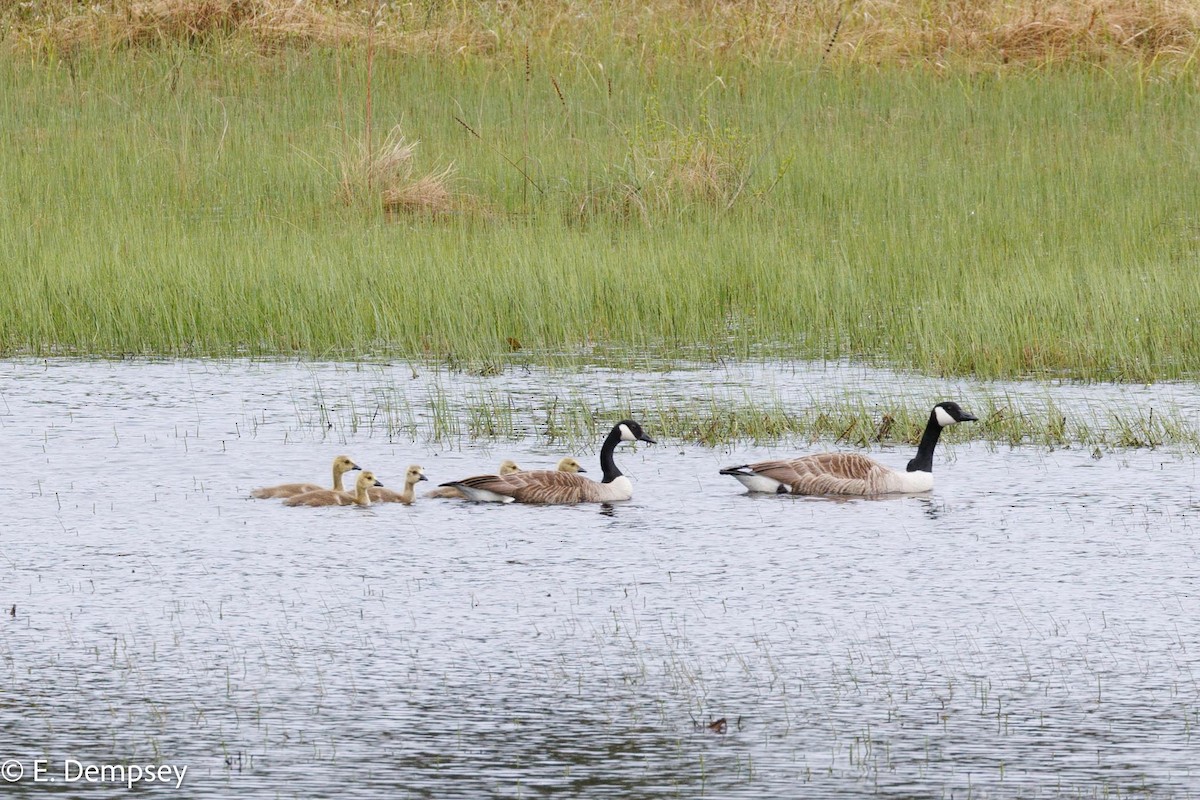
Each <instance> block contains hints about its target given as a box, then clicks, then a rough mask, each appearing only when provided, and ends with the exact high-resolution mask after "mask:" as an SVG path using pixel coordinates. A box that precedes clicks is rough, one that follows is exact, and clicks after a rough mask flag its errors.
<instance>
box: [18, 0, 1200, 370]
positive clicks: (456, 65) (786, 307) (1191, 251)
mask: <svg viewBox="0 0 1200 800" xmlns="http://www.w3.org/2000/svg"><path fill="white" fill-rule="evenodd" d="M117 5H118V6H119V5H120V4H119V3H118V4H117ZM226 5H229V7H230V9H233V8H234V5H237V4H228V3H227V4H226ZM792 5H794V4H792ZM852 5H853V7H854V8H855V9H858V8H860V7H865V6H860V5H854V4H852ZM935 5H937V6H938V7H939V8H941V6H940V5H938V4H935ZM951 5H953V4H951ZM1160 5H1161V8H1160V9H1159V10H1160V11H1161V13H1162V14H1167V15H1168V16H1170V15H1172V14H1174V15H1176V16H1179V15H1180V14H1182V15H1183V16H1184V17H1186V16H1187V15H1186V9H1184V10H1181V9H1180V8H1175V7H1169V6H1168V5H1165V4H1160ZM218 6H220V4H217V5H214V6H213V8H214V9H216V10H215V11H213V13H214V14H217V16H218V17H220V13H223V12H222V11H221V10H222V8H224V6H220V7H218ZM450 6H453V7H455V8H459V6H458V4H449V5H446V6H442V5H439V4H429V7H430V9H431V11H430V14H431V15H432V16H431V18H430V20H429V26H430V28H431V29H432V28H435V27H436V26H437V25H438V24H441V22H445V20H446V19H447V18H446V17H445V16H444V15H445V14H448V13H449V12H448V11H446V9H447V8H450ZM534 6H535V7H537V8H541V6H539V5H538V4H534ZM568 6H569V4H568ZM1067 6H1070V4H1064V5H1063V6H1048V7H1046V8H1047V9H1050V10H1047V11H1046V12H1045V13H1046V14H1050V13H1051V10H1053V9H1059V10H1061V9H1064V8H1067ZM163 7H164V8H165V7H166V6H163ZM237 7H238V8H242V9H243V11H244V13H245V14H247V15H249V16H247V17H245V20H243V21H246V20H251V21H252V20H258V21H259V22H261V21H262V20H263V19H265V17H263V14H266V13H267V12H266V11H264V10H263V9H264V8H266V6H265V5H263V4H261V3H250V2H248V3H245V4H242V5H237ZM665 7H666V6H661V5H656V4H653V3H651V4H648V5H647V6H646V8H653V9H661V8H665ZM675 7H676V6H672V8H675ZM685 7H690V6H689V5H688V4H681V5H679V6H678V8H679V9H682V10H680V13H681V14H684V16H686V14H687V13H690V12H686V8H685ZM755 7H756V8H758V9H759V10H758V11H757V12H754V13H761V14H762V15H764V16H763V17H762V19H770V18H772V17H771V15H773V14H777V13H782V8H783V7H782V6H778V7H777V6H774V5H771V4H764V5H762V6H755ZM789 7H791V6H789ZM1147 7H1148V6H1147ZM30 8H34V9H35V11H36V12H37V13H41V11H37V10H38V9H40V10H46V9H51V10H53V9H58V10H59V11H62V10H63V9H65V8H67V6H64V5H61V4H59V5H56V4H54V3H40V4H37V3H35V4H33V6H30ZM70 8H75V6H70ZM131 8H133V6H131ZM137 8H142V6H137ZM319 8H326V7H325V6H319ZM328 8H329V9H336V5H335V4H331V5H330V6H328ZM355 8H357V9H358V11H361V7H355ZM389 8H390V7H389ZM485 8H487V6H486V5H483V4H481V5H479V6H478V7H477V8H476V11H478V12H479V13H483V12H482V10H481V9H485ZM603 8H604V9H605V10H606V12H605V13H609V12H612V11H613V9H615V8H618V6H615V5H614V6H607V5H606V6H603ZM731 8H732V6H727V5H724V4H720V3H716V4H712V9H713V12H714V14H717V15H718V16H719V15H720V14H725V15H731V14H732V11H731ZM797 8H799V7H797ZM831 8H832V7H831ZM946 8H949V6H946ZM989 8H991V6H989ZM1156 8H1159V6H1156ZM827 10H828V9H827ZM1168 12H1169V13H1168ZM47 13H49V12H48V11H47ZM79 13H80V14H83V15H84V16H86V15H87V14H92V13H93V12H92V11H87V12H82V11H81V12H79ZM95 13H99V12H95ZM130 13H133V12H132V11H131V12H130ZM138 13H140V12H138ZM231 13H232V12H231ZM239 13H240V12H239ZM272 13H274V12H272ZM397 13H399V12H397ZM405 13H407V12H405ZM462 13H463V14H467V12H466V11H463V12H462ZM471 13H475V12H471ZM529 13H533V12H532V11H529ZM647 13H649V12H647ZM796 13H800V12H796ZM804 13H808V12H804ZM853 13H854V14H856V13H858V11H854V12H853ZM889 13H895V14H900V13H901V12H900V11H898V10H894V12H889ZM964 13H965V12H964ZM1053 13H1058V11H1054V12H1053ZM1063 13H1066V12H1065V11H1064V12H1063ZM1105 13H1107V12H1105ZM1155 13H1158V12H1155ZM30 14H34V15H35V16H36V14H35V12H34V11H31V12H30ZM514 14H515V12H514ZM51 16H54V15H53V14H52V15H51ZM135 16H136V15H135ZM54 18H55V19H57V20H58V21H59V22H61V23H63V24H67V23H68V21H69V20H70V19H72V17H70V15H66V16H63V15H59V16H55V17H54ZM515 18H518V19H521V20H525V21H526V22H528V21H529V19H528V18H527V17H525V16H522V15H521V14H515ZM1172 18H1173V19H1174V17H1172ZM1180 18H1181V19H1182V17H1180ZM8 19H9V25H10V27H9V28H8V29H7V31H8V33H7V34H6V36H7V37H8V39H9V40H10V43H11V42H12V41H15V39H14V37H17V38H19V37H22V36H24V37H26V38H28V37H29V35H30V31H31V30H33V29H34V28H35V27H36V25H35V24H34V23H33V22H29V21H24V22H23V21H21V20H16V21H14V20H13V19H12V18H11V16H10V17H9V18H8ZM505 19H507V17H505ZM605 19H609V23H610V24H614V25H615V24H616V19H615V18H610V17H605ZM730 19H732V17H730ZM744 19H745V20H746V21H747V24H749V23H750V22H753V21H754V20H756V19H759V17H755V16H754V15H753V13H751V12H747V16H746V17H745V18H744ZM856 19H857V18H856ZM665 20H666V17H663V16H654V17H653V18H652V20H651V22H652V23H653V24H651V23H649V22H648V23H647V24H648V25H650V27H649V30H653V31H656V32H657V34H662V33H663V31H664V30H667V28H663V29H661V30H660V29H659V28H656V27H654V25H656V24H661V25H667V22H666V21H665ZM439 21H441V22H439ZM726 21H727V22H728V21H729V20H726ZM860 21H861V20H860ZM593 22H595V20H593ZM826 22H829V23H830V25H831V26H832V25H833V24H835V23H836V22H837V18H836V15H835V16H833V17H828V18H827V19H826ZM56 24H57V23H56ZM70 24H71V25H74V24H76V23H75V22H71V23H70ZM156 24H157V23H156ZM165 24H166V23H165V22H164V23H162V25H165ZM189 24H191V25H192V27H196V26H197V25H199V24H200V23H194V24H192V23H189ZM205 24H207V23H205ZM214 24H215V23H214ZM246 24H250V23H249V22H246ZM255 24H259V23H255ZM414 24H415V23H414ZM514 24H515V23H514ZM564 24H565V23H564ZM596 24H599V23H598V22H596ZM755 24H757V23H755ZM855 24H858V23H856V22H853V20H850V18H849V17H848V18H847V21H846V23H845V25H843V26H842V28H841V29H839V30H840V32H839V34H838V37H837V42H836V45H838V46H840V45H841V44H844V43H845V42H846V41H848V39H846V38H845V37H846V36H848V35H849V33H850V31H852V30H854V25H855ZM864 24H865V23H864ZM1097 24H1099V23H1097ZM1104 24H1105V25H1107V24H1108V23H1104ZM714 25H715V23H714ZM847 26H849V27H847ZM51 27H52V28H53V26H51ZM185 27H187V26H185ZM1177 27H1178V26H1177ZM44 29H45V30H50V29H51V28H44ZM53 29H54V30H57V28H53ZM1180 29H1181V30H1190V29H1188V28H1187V25H1182V27H1181V28H1180ZM204 30H205V31H210V33H206V34H205V35H204V36H193V37H190V38H189V37H188V36H183V35H175V34H171V35H167V34H162V35H157V38H154V46H153V47H145V48H137V49H132V50H116V51H111V50H108V49H105V48H103V47H96V48H91V49H88V48H80V47H75V48H73V49H70V51H69V52H68V51H67V50H51V51H49V52H43V53H42V54H41V55H40V56H39V57H38V58H22V57H17V56H15V55H13V54H12V52H10V53H9V54H8V55H7V56H5V57H3V58H0V263H2V264H4V265H5V268H4V269H3V270H0V296H3V297H4V302H3V303H0V354H6V355H13V354H51V353H68V354H85V355H96V354H99V355H106V356H113V355H122V354H129V353H133V354H170V355H217V356H226V355H235V354H248V355H279V354H287V355H290V354H301V355H304V356H307V357H326V356H338V357H352V358H364V359H370V358H377V357H379V358H382V357H395V356H400V357H406V358H417V359H420V358H428V359H434V360H440V361H448V362H449V363H452V364H455V365H457V366H461V367H463V368H467V369H472V370H481V371H495V370H497V369H500V368H502V367H503V366H505V365H506V364H510V363H521V362H526V363H529V362H532V363H551V364H571V363H578V362H579V361H580V360H584V359H589V358H592V357H593V356H594V354H595V353H597V352H601V351H603V352H616V351H615V350H610V349H609V348H613V347H615V348H617V350H620V351H624V352H635V353H641V354H648V355H651V356H654V355H669V354H670V353H672V352H674V351H676V350H678V349H680V348H693V349H694V350H695V351H699V352H704V353H706V354H707V355H708V356H709V357H711V358H713V359H719V358H724V357H742V358H744V357H753V356H772V355H786V356H787V357H790V358H814V359H845V358H851V359H856V360H865V361H873V362H876V363H884V362H886V363H892V364H897V365H901V366H904V367H911V368H916V369H918V370H921V371H924V372H928V373H932V374H973V375H977V376H980V377H985V378H989V377H1007V376H1018V375H1019V376H1029V375H1033V376H1038V375H1055V376H1066V377H1071V378H1077V379H1085V380H1122V381H1151V380H1159V379H1167V378H1179V377H1190V376H1195V375H1197V374H1200V337H1198V336H1197V331H1196V320H1197V318H1198V317H1200V269H1197V267H1198V266H1200V216H1198V215H1197V209H1198V208H1200V157H1198V155H1197V150H1196V148H1195V147H1194V143H1195V142H1196V141H1198V140H1200V85H1198V83H1197V70H1196V69H1195V67H1194V66H1192V61H1189V60H1188V58H1186V57H1185V58H1182V59H1179V60H1177V61H1175V62H1174V65H1173V66H1171V67H1170V68H1169V69H1168V68H1166V67H1164V66H1163V65H1162V64H1160V63H1159V62H1158V61H1155V62H1154V63H1153V64H1149V63H1147V62H1146V61H1145V60H1144V59H1129V60H1127V61H1124V62H1114V63H1106V64H1105V66H1104V67H1103V68H1100V67H1096V66H1084V65H1083V62H1085V61H1087V59H1081V60H1066V61H1064V62H1062V63H1056V64H1055V67H1054V68H1053V69H1044V70H1017V71H1004V72H1000V71H996V70H991V69H988V68H986V63H987V61H986V59H985V60H983V61H977V62H975V65H976V67H981V65H984V66H983V67H982V68H976V69H963V70H961V71H954V70H949V71H947V70H942V69H941V68H938V67H935V68H918V69H902V68H899V67H896V66H871V67H870V68H867V67H864V66H862V65H861V64H859V65H855V64H848V63H843V62H839V61H837V60H836V59H835V60H832V61H829V62H828V63H826V64H824V66H823V67H822V68H820V69H817V66H818V65H817V61H816V57H817V56H819V53H817V54H816V55H815V56H814V57H811V58H809V60H808V61H806V62H804V61H801V60H799V58H800V57H799V56H796V59H795V60H792V61H788V60H776V59H774V58H766V57H763V58H760V59H755V58H748V57H734V56H723V57H720V58H718V57H716V56H713V57H712V58H701V57H700V56H699V55H698V54H697V52H692V48H693V47H701V45H702V43H703V42H705V41H706V39H705V37H706V36H708V35H709V34H710V33H711V30H710V29H708V28H706V29H705V30H704V31H701V32H699V33H698V34H697V36H698V37H699V38H697V39H695V40H694V41H692V42H690V43H689V44H687V45H686V46H685V45H682V44H680V45H679V46H678V47H676V48H675V49H670V48H669V47H668V46H667V40H666V39H662V40H658V39H656V40H654V41H655V42H657V44H654V45H653V46H651V45H650V44H647V49H646V50H645V52H643V51H638V52H637V53H636V54H634V53H632V50H631V49H630V48H629V47H628V42H627V41H626V40H624V39H621V38H620V37H618V38H617V41H618V43H623V44H620V46H618V44H614V45H612V46H611V48H610V49H609V50H608V51H606V54H605V55H606V60H604V61H602V62H601V61H593V60H590V59H589V58H585V57H584V56H583V55H580V54H577V55H576V56H569V55H563V53H562V52H560V51H558V50H556V49H554V48H552V47H550V46H549V45H546V46H544V47H539V46H538V43H539V42H540V40H538V39H532V40H526V41H525V42H524V46H522V47H509V45H511V41H510V39H509V38H506V36H508V35H510V34H511V33H512V31H511V30H510V31H509V32H508V34H506V33H505V30H504V29H503V28H498V29H497V30H498V31H499V33H498V34H497V35H498V36H499V38H500V40H501V41H502V42H504V43H505V48H502V49H501V50H490V51H486V52H479V53H475V52H474V51H471V50H467V51H463V52H462V53H461V54H460V56H458V57H456V58H452V59H449V60H448V59H447V58H445V57H442V56H440V55H437V53H440V52H441V51H440V50H438V49H437V48H434V49H432V50H429V51H427V52H426V53H425V54H424V55H419V56H414V55H411V54H408V53H409V51H408V50H405V49H404V48H399V49H398V50H387V49H386V48H385V47H384V45H385V44H386V26H384V27H383V28H381V31H383V32H381V33H380V48H381V49H380V51H379V53H378V54H377V55H376V56H375V57H374V60H373V63H372V65H371V68H370V69H368V67H367V59H366V58H365V57H364V55H363V52H362V51H361V49H360V48H349V49H338V50H331V49H326V48H324V47H323V46H313V43H312V42H311V41H310V42H308V45H309V46H308V47H306V49H296V48H292V47H283V48H271V49H267V50H262V51H259V50H254V49H247V48H245V47H241V46H235V44H234V43H235V42H236V41H238V40H237V39H236V38H232V39H231V38H230V37H231V36H235V34H224V33H221V32H220V31H221V29H220V27H219V26H217V27H215V28H211V30H210V28H204ZM239 30H240V29H239ZM755 30H759V29H757V28H756V29H755ZM765 30H767V28H763V29H761V30H760V33H761V32H762V31H765ZM829 30H830V28H826V29H825V37H826V39H828V36H829ZM864 30H865V29H864ZM1172 30H1175V29H1174V28H1172ZM563 35H566V34H565V33H564V34H563ZM1156 35H1157V34H1156ZM557 36H558V34H555V37H557ZM747 36H748V37H749V38H752V37H751V36H750V33H749V32H748V33H747ZM1181 36H1182V34H1181V35H1178V36H1177V35H1176V34H1174V33H1172V34H1170V35H1167V34H1166V33H1163V34H1162V37H1163V38H1162V41H1163V42H1167V43H1174V44H1171V45H1170V47H1169V48H1167V49H1168V50H1171V52H1175V50H1174V49H1179V48H1183V49H1182V50H1180V52H1183V51H1184V50H1186V47H1185V46H1184V45H1183V44H1180V43H1181V42H1186V41H1187V39H1186V36H1182V38H1181ZM1101 38H1103V37H1101ZM551 39H552V40H553V41H555V42H558V41H560V39H559V38H554V37H551ZM104 41H107V40H104ZM322 41H323V40H322ZM439 41H440V39H439ZM589 41H592V40H589ZM1106 41H1109V40H1108V39H1106ZM1112 41H1116V40H1115V39H1112ZM231 42H233V43H231ZM704 46H705V47H706V46H707V45H704ZM1163 47H1166V45H1163ZM1172 48H1174V49H1172ZM701 49H702V48H701ZM735 49H737V48H735ZM835 49H836V46H835ZM685 51H686V52H685ZM768 51H769V52H774V53H776V54H778V53H779V52H780V51H779V50H778V48H775V49H773V50H772V49H771V48H768ZM704 52H707V51H704ZM505 53H507V54H508V55H507V56H505V55H504V54H505ZM431 54H432V55H431ZM652 55H656V57H653V58H652V57H651V56H652ZM1164 58H1165V57H1164ZM1152 60H1153V59H1152ZM798 65H800V66H798ZM368 86H370V87H372V88H373V92H372V95H371V97H372V102H371V103H370V104H367V103H366V102H365V98H366V96H367V91H368V90H367V87H368ZM367 107H369V108H370V109H371V111H370V114H369V115H367V116H365V117H364V114H363V109H364V108H367ZM394 124H398V125H400V126H401V127H402V130H403V131H404V133H405V135H406V136H407V137H409V138H408V139H407V140H405V141H400V140H398V139H395V138H393V139H392V140H391V142H390V144H391V146H392V149H391V150H389V149H388V148H387V147H386V146H383V145H381V143H380V142H379V141H378V139H377V137H372V136H371V135H370V134H369V131H370V130H372V129H374V130H376V131H385V130H388V129H390V128H391V127H392V126H393V125H394ZM372 138H375V141H372ZM416 140H419V141H420V142H421V144H420V149H419V151H416V152H417V154H418V155H419V159H418V160H419V164H418V163H416V162H415V161H414V151H412V150H411V148H407V149H406V145H407V144H410V143H411V142H413V141H416ZM359 142H362V143H363V144H362V146H361V150H356V149H355V148H356V147H358V146H359V145H358V143H359ZM347 143H350V144H349V145H348V144H347ZM347 153H353V154H356V155H355V156H354V157H351V158H348V157H347V155H346V154H347ZM381 153H382V154H383V155H384V156H388V154H389V153H390V155H391V156H395V155H396V154H397V153H400V154H401V155H406V156H407V157H406V158H400V159H399V160H397V159H395V158H392V160H391V161H390V162H389V163H388V164H385V165H384V166H385V167H386V169H385V172H386V173H387V175H388V176H389V177H388V178H387V180H383V179H381V178H380V177H379V176H378V174H377V173H376V172H373V171H372V170H374V169H376V168H377V167H378V164H379V163H380V162H379V159H378V156H379V155H380V154H381ZM360 156H361V158H360ZM372 156H374V157H372ZM356 159H358V160H356ZM384 161H387V158H385V159H384ZM449 165H453V172H450V171H449V170H450V168H451V167H450V166H449ZM387 170H391V171H390V172H387ZM364 176H365V177H364ZM381 181H382V183H381ZM348 199H349V200H350V202H349V203H347V202H346V201H347V200H348ZM414 212H415V213H414Z"/></svg>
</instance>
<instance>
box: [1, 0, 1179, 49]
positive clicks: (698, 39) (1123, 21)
mask: <svg viewBox="0 0 1200 800" xmlns="http://www.w3.org/2000/svg"><path fill="white" fill-rule="evenodd" d="M371 30H374V34H373V38H374V39H375V43H376V44H377V45H378V46H379V47H381V48H386V49H389V50H393V51H399V52H406V53H422V54H431V55H443V56H456V55H463V54H476V55H485V56H487V55H495V56H506V57H511V58H519V57H520V54H521V52H522V50H523V48H525V47H526V46H527V45H528V43H530V42H537V43H539V46H540V47H544V48H548V49H549V50H550V51H552V52H557V53H559V54H565V55H580V54H597V53H602V52H605V51H608V52H611V51H612V49H613V48H617V49H621V50H625V51H627V52H630V53H634V54H637V55H638V57H639V58H643V59H664V58H665V59H673V58H690V59H695V58H700V59H709V60H717V59H721V58H729V57H737V58H748V59H752V60H785V61H786V60H793V59H799V60H811V59H814V58H817V57H820V56H821V55H822V54H823V53H825V54H826V55H827V58H828V59H829V60H830V61H834V62H860V63H902V64H903V63H932V64H939V65H940V64H945V63H949V62H955V61H967V62H975V63H978V62H983V63H986V64H989V65H991V64H1024V65H1041V64H1045V63H1048V62H1049V63H1054V62H1060V61H1086V62H1108V61H1112V60H1114V59H1125V60H1129V59H1134V60H1140V61H1154V62H1157V63H1178V64H1191V63H1193V62H1194V61H1195V59H1194V56H1195V55H1196V53H1197V51H1198V49H1200V3H1197V2H1195V0H926V2H914V1H913V0H857V1H855V0H812V2H797V1H796V0H638V1H637V2H634V0H607V2H585V0H542V1H540V2H516V0H480V2H477V3H429V2H425V3H415V2H407V3H406V2H390V3H382V2H379V0H96V2H91V3H84V2H81V1H80V0H26V2H22V3H7V4H4V7H3V8H0V35H3V36H4V39H5V41H6V43H7V44H8V46H10V47H14V46H15V47H20V46H26V47H33V48H35V49H36V48H48V47H53V48H68V49H72V48H78V47H87V46H91V47H120V46H137V45H148V44H153V43H156V42H161V41H196V40H200V39H205V38H208V37H212V36H214V35H235V36H243V37H246V38H248V39H249V40H251V41H253V42H255V43H257V44H259V45H262V44H269V43H273V44H278V43H295V44H298V45H344V44H348V43H353V42H358V41H365V40H366V38H367V36H368V32H369V31H371ZM835 31H836V35H834V32H835ZM4 32H6V33H4Z"/></svg>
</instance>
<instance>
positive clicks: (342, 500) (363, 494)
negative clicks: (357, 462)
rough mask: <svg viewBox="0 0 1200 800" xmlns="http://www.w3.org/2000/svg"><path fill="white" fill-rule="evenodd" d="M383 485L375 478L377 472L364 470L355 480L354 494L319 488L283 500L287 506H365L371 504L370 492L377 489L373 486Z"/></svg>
mask: <svg viewBox="0 0 1200 800" xmlns="http://www.w3.org/2000/svg"><path fill="white" fill-rule="evenodd" d="M376 486H383V484H382V483H380V482H379V481H377V480H375V473H374V472H371V471H370V470H366V471H364V472H363V473H362V474H361V475H359V476H358V480H357V481H355V482H354V494H350V493H349V492H335V491H334V490H332V489H317V490H316V491H315V492H305V493H304V494H298V495H296V496H295V497H289V498H287V499H285V500H284V501H283V504H284V505H285V506H363V507H364V508H365V507H367V506H369V505H371V495H370V492H373V491H377V490H376V489H374V488H373V487H376Z"/></svg>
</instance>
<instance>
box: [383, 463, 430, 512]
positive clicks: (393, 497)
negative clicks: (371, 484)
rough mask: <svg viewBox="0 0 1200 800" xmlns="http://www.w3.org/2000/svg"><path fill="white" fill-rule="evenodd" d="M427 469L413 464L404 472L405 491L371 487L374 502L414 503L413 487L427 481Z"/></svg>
mask: <svg viewBox="0 0 1200 800" xmlns="http://www.w3.org/2000/svg"><path fill="white" fill-rule="evenodd" d="M427 480H429V478H426V477H425V470H423V469H421V468H420V467H418V466H417V465H416V464H413V465H412V466H411V467H409V468H408V471H407V472H405V473H404V491H403V492H397V491H394V490H392V489H371V490H370V494H371V502H373V503H404V505H406V506H407V505H412V501H413V487H414V486H416V485H417V483H419V482H420V481H427Z"/></svg>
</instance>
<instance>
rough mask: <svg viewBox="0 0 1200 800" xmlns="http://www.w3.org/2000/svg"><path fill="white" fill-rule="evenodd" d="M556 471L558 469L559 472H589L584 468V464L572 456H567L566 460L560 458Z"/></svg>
mask: <svg viewBox="0 0 1200 800" xmlns="http://www.w3.org/2000/svg"><path fill="white" fill-rule="evenodd" d="M555 469H557V470H558V471H559V472H587V470H586V469H584V468H583V465H582V464H580V463H579V462H578V461H576V460H575V459H573V458H571V457H570V456H567V457H566V458H560V459H559V461H558V466H557V467H555Z"/></svg>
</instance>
